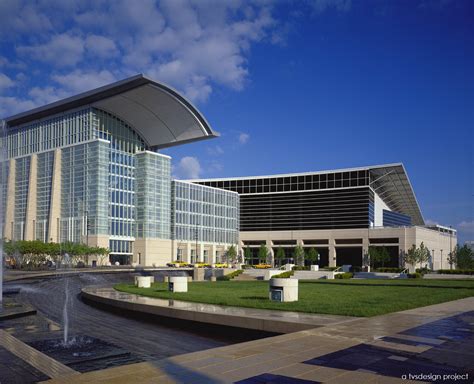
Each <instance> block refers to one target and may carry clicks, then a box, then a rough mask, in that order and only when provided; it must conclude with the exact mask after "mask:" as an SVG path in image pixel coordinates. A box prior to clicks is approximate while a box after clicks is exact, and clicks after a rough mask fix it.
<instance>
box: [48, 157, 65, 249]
mask: <svg viewBox="0 0 474 384" xmlns="http://www.w3.org/2000/svg"><path fill="white" fill-rule="evenodd" d="M61 155H62V152H61V149H59V148H58V149H56V150H55V151H54V161H53V177H52V181H51V204H50V208H49V224H48V239H52V242H53V243H59V242H60V241H61V240H60V234H59V229H60V228H59V220H58V219H60V218H61Z"/></svg>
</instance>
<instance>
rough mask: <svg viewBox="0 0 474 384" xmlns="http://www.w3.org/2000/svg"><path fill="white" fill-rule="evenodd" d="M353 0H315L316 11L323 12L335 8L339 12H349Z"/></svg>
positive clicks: (314, 7) (313, 3)
mask: <svg viewBox="0 0 474 384" xmlns="http://www.w3.org/2000/svg"><path fill="white" fill-rule="evenodd" d="M351 5H352V4H351V0H313V1H312V6H313V9H314V12H315V13H317V14H319V13H323V12H324V11H326V10H327V9H329V8H334V9H336V10H337V11H339V12H348V11H349V10H350V9H351Z"/></svg>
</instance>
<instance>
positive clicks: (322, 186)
mask: <svg viewBox="0 0 474 384" xmlns="http://www.w3.org/2000/svg"><path fill="white" fill-rule="evenodd" d="M191 181H192V182H193V183H197V184H200V185H204V186H208V187H214V188H219V189H224V190H226V191H233V192H237V193H238V194H239V196H240V234H239V241H240V243H239V246H240V249H245V248H249V249H250V251H251V252H252V255H253V261H252V262H253V263H256V262H257V260H258V249H259V247H260V245H261V244H265V245H266V247H267V249H268V250H269V251H270V252H271V253H272V254H273V256H274V255H275V254H276V252H277V250H278V248H282V249H283V250H284V251H285V255H286V258H287V259H288V261H290V262H291V261H292V260H291V259H292V257H293V253H294V249H295V247H296V246H297V245H300V246H302V247H304V248H305V249H306V250H308V249H309V248H315V249H316V250H317V251H318V254H319V261H318V264H319V265H320V266H323V267H324V266H329V267H334V266H340V265H344V264H349V265H353V266H363V265H364V264H365V263H366V262H367V261H366V260H365V261H364V256H365V255H367V253H368V250H369V246H375V247H385V248H386V249H387V251H388V252H389V254H390V261H389V262H387V263H386V264H385V266H386V267H402V266H404V262H403V259H404V255H405V253H406V252H408V250H409V249H410V248H411V247H412V246H413V244H415V245H416V246H417V247H419V246H420V245H421V243H422V242H423V244H424V245H425V246H426V247H428V250H429V252H430V261H429V262H428V267H430V268H432V269H440V268H449V264H448V261H447V257H448V255H449V253H450V252H452V250H453V249H454V247H455V246H456V243H457V237H456V230H454V229H452V228H448V227H443V226H439V225H435V226H427V225H425V221H424V219H423V216H422V214H421V211H420V207H419V205H418V202H417V200H416V197H415V193H414V191H413V188H412V185H411V183H410V181H409V179H408V175H407V172H406V171H405V168H404V166H403V164H401V163H398V164H385V165H377V166H371V167H360V168H348V169H338V170H330V171H320V172H307V173H293V174H284V175H269V176H252V177H236V178H222V179H207V180H205V179H203V180H191ZM293 261H294V260H293Z"/></svg>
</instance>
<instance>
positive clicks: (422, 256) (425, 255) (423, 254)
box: [405, 242, 430, 269]
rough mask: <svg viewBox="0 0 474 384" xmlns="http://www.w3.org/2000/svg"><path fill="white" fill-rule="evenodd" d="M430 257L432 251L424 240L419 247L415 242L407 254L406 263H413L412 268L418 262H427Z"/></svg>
mask: <svg viewBox="0 0 474 384" xmlns="http://www.w3.org/2000/svg"><path fill="white" fill-rule="evenodd" d="M429 259H430V252H429V250H428V248H427V247H425V244H423V242H421V244H420V247H419V248H417V247H416V245H415V244H413V245H412V246H411V248H410V249H409V250H408V252H407V253H406V255H405V263H407V264H409V265H411V266H412V269H415V267H416V264H418V263H420V264H421V263H426V262H427V261H428V260H429Z"/></svg>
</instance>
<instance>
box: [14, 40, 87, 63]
mask: <svg viewBox="0 0 474 384" xmlns="http://www.w3.org/2000/svg"><path fill="white" fill-rule="evenodd" d="M16 51H17V53H18V54H19V55H22V56H27V57H29V58H32V59H34V60H39V61H43V62H47V63H51V64H52V65H53V66H55V67H68V66H74V65H76V64H77V63H78V62H79V61H81V60H82V55H83V53H84V40H83V39H82V38H80V37H78V36H72V35H69V34H67V33H63V34H60V35H55V36H53V37H52V38H51V39H50V40H49V41H48V42H47V43H44V44H40V45H30V46H20V47H18V48H17V49H16Z"/></svg>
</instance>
